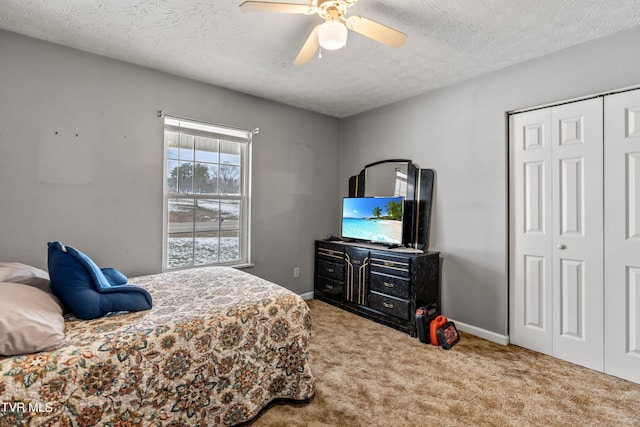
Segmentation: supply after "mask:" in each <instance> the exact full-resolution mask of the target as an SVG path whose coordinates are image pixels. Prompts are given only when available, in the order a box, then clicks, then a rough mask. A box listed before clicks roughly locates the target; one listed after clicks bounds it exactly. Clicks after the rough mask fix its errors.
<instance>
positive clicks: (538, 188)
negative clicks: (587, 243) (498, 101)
mask: <svg viewBox="0 0 640 427" xmlns="http://www.w3.org/2000/svg"><path fill="white" fill-rule="evenodd" d="M509 131H510V137H509V140H510V147H509V153H510V164H511V167H510V177H509V181H510V185H509V193H510V194H509V200H510V206H509V212H510V218H509V230H510V233H509V234H510V235H509V246H510V258H509V259H510V268H509V275H510V277H509V284H510V285H509V286H510V289H509V298H510V307H511V309H510V322H509V323H510V330H509V340H510V342H511V343H512V344H515V345H519V346H522V347H525V348H529V349H532V350H535V351H539V352H541V353H545V354H549V355H551V354H553V349H552V342H553V340H552V287H551V286H552V271H553V270H552V261H551V258H552V253H553V251H552V244H553V236H552V232H551V193H552V191H551V182H552V181H551V145H552V144H551V109H550V108H547V109H542V110H535V111H529V112H526V113H520V114H514V115H512V116H510V123H509Z"/></svg>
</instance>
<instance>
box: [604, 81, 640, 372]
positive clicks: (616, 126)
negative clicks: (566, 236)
mask: <svg viewBox="0 0 640 427" xmlns="http://www.w3.org/2000/svg"><path fill="white" fill-rule="evenodd" d="M605 126H606V128H605V132H606V133H605V135H606V148H605V154H606V155H605V158H606V163H605V206H606V207H605V218H606V225H605V271H606V276H605V313H606V314H605V316H606V317H605V328H606V333H605V372H607V373H609V374H611V375H616V376H619V377H622V378H626V379H628V380H630V381H634V382H637V383H640V91H632V92H624V93H620V94H616V95H612V96H608V97H606V100H605Z"/></svg>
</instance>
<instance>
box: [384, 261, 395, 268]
mask: <svg viewBox="0 0 640 427" xmlns="http://www.w3.org/2000/svg"><path fill="white" fill-rule="evenodd" d="M384 265H385V267H393V263H392V262H391V261H385V262H384Z"/></svg>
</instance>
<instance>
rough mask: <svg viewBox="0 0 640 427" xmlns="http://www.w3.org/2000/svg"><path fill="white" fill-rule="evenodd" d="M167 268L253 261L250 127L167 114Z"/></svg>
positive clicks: (165, 198)
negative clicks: (241, 128) (223, 124)
mask: <svg viewBox="0 0 640 427" xmlns="http://www.w3.org/2000/svg"><path fill="white" fill-rule="evenodd" d="M164 145H165V172H164V189H165V190H164V207H165V232H164V235H165V246H164V252H163V256H164V266H165V268H166V269H176V268H185V267H193V266H205V265H243V264H249V263H250V252H249V249H250V248H249V246H250V245H249V242H250V240H249V237H250V236H249V233H250V230H249V225H250V204H249V200H250V198H249V196H250V194H249V193H250V188H249V187H250V186H249V177H250V168H251V165H250V159H251V154H250V150H251V132H250V131H247V130H239V129H233V128H226V127H222V126H218V125H212V124H207V123H198V122H195V121H189V120H183V119H178V118H174V117H165V119H164Z"/></svg>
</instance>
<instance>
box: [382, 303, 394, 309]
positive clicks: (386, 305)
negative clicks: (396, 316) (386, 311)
mask: <svg viewBox="0 0 640 427" xmlns="http://www.w3.org/2000/svg"><path fill="white" fill-rule="evenodd" d="M382 305H383V306H384V308H393V304H389V303H388V302H383V303H382Z"/></svg>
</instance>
